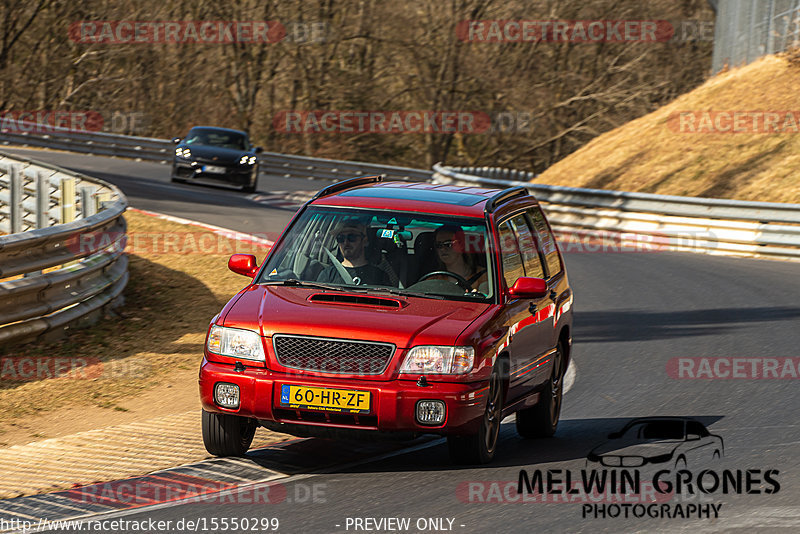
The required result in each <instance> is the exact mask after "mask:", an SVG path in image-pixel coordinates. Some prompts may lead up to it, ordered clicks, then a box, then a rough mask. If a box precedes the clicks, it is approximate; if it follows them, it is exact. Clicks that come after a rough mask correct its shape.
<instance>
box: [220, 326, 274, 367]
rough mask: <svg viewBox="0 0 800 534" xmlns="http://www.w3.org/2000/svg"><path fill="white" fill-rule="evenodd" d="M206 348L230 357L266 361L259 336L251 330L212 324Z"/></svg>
mask: <svg viewBox="0 0 800 534" xmlns="http://www.w3.org/2000/svg"><path fill="white" fill-rule="evenodd" d="M206 349H207V350H208V352H213V353H214V354H220V355H222V356H230V357H231V358H241V359H243V360H254V361H257V362H264V361H266V358H265V357H264V345H263V344H262V342H261V336H259V335H258V334H257V333H256V332H253V331H252V330H242V329H241V328H225V327H222V326H212V327H211V331H210V332H209V333H208V340H207V341H206Z"/></svg>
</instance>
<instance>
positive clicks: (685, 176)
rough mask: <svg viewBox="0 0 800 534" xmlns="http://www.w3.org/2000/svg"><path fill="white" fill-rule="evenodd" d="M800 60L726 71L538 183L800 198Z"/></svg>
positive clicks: (595, 143) (772, 59)
mask: <svg viewBox="0 0 800 534" xmlns="http://www.w3.org/2000/svg"><path fill="white" fill-rule="evenodd" d="M796 57H797V55H795V56H794V57H793V56H789V55H781V56H768V57H765V58H762V59H761V60H759V61H757V62H755V63H752V64H750V65H747V66H744V67H741V68H738V69H734V70H730V71H727V72H724V73H721V74H719V75H717V76H715V77H713V78H711V79H709V80H708V81H707V82H706V83H705V84H703V85H702V86H700V87H698V88H697V89H695V90H694V91H691V92H689V93H686V94H684V95H683V96H681V97H679V98H678V99H676V100H675V101H673V102H671V103H670V104H668V105H666V106H663V107H662V108H660V109H658V110H657V111H655V112H653V113H650V114H649V115H645V116H643V117H641V118H639V119H636V120H634V121H631V122H629V123H627V124H625V125H623V126H621V127H619V128H616V129H615V130H612V131H610V132H608V133H606V134H603V135H601V136H599V137H597V138H595V139H594V140H592V141H591V142H590V143H588V144H587V145H586V146H584V147H583V148H581V149H580V150H578V151H576V152H575V153H573V154H572V155H570V156H568V157H566V158H564V159H563V160H561V161H560V162H558V163H556V164H554V165H553V166H551V167H550V168H549V169H547V171H545V172H544V173H543V174H542V175H541V176H540V177H539V178H537V179H536V182H537V183H545V184H555V185H567V186H574V187H588V188H596V189H615V190H619V191H640V192H647V193H660V194H671V195H683V196H700V197H714V198H736V199H742V200H764V201H773V202H795V203H800V90H798V88H800V62H799V61H797V59H796ZM735 112H738V114H735ZM681 114H683V115H681ZM733 130H738V131H733Z"/></svg>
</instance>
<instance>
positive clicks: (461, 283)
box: [417, 271, 472, 291]
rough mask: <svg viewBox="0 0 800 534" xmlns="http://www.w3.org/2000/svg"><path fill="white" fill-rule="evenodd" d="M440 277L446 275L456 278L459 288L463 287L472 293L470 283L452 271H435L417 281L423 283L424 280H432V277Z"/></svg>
mask: <svg viewBox="0 0 800 534" xmlns="http://www.w3.org/2000/svg"><path fill="white" fill-rule="evenodd" d="M438 275H444V276H449V277H450V278H454V279H455V280H456V283H457V284H458V286H459V287H461V288H462V289H464V290H465V291H472V286H470V285H469V282H467V279H466V278H464V277H463V276H461V275H460V274H456V273H451V272H450V271H433V272H432V273H428V274H426V275H423V276H422V277H420V279H419V280H417V281H418V282H422V281H423V280H427V279H428V278H430V277H432V276H438Z"/></svg>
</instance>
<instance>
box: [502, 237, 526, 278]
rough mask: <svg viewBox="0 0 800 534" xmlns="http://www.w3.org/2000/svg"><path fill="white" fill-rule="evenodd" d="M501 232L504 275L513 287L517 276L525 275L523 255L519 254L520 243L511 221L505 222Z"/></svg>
mask: <svg viewBox="0 0 800 534" xmlns="http://www.w3.org/2000/svg"><path fill="white" fill-rule="evenodd" d="M499 230H500V231H499V234H500V256H501V258H502V259H503V277H504V278H505V280H506V286H508V287H511V286H513V285H514V282H516V281H517V278H519V277H520V276H525V270H524V268H523V267H522V257H521V256H520V255H519V244H518V243H517V238H516V237H515V236H514V230H513V229H512V228H511V224H510V222H509V221H506V222H504V223H503V224H501V225H500V228H499Z"/></svg>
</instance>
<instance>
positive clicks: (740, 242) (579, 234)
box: [0, 125, 800, 259]
mask: <svg viewBox="0 0 800 534" xmlns="http://www.w3.org/2000/svg"><path fill="white" fill-rule="evenodd" d="M28 129H29V130H30V131H28V132H9V131H0V143H2V142H4V143H7V144H22V145H30V146H40V147H48V148H60V149H63V150H70V151H73V152H83V153H89V154H97V155H112V156H120V157H133V158H139V159H143V160H150V161H160V162H171V161H172V157H173V153H174V145H173V144H172V143H171V142H170V141H169V140H165V139H153V138H146V137H130V136H123V135H113V134H106V133H88V132H74V131H69V130H66V129H63V128H62V129H59V128H53V127H40V128H35V127H33V125H30V128H28ZM45 130H46V131H45ZM260 170H261V172H262V173H265V174H268V175H273V176H285V177H291V178H308V179H325V180H339V179H343V178H351V177H353V176H358V175H364V174H384V175H386V178H387V179H390V180H411V181H429V180H432V179H433V180H434V181H437V182H440V183H459V184H468V185H479V186H487V187H493V188H506V187H512V186H517V185H522V186H525V187H527V188H528V189H529V190H530V191H531V192H532V193H533V194H534V195H535V196H536V197H537V198H538V199H539V200H541V201H542V203H543V205H544V207H545V209H546V210H548V213H549V218H550V220H551V222H552V224H553V226H554V229H555V230H556V231H557V232H559V233H560V235H561V236H562V239H564V240H567V247H566V248H568V247H569V245H570V243H569V240H570V239H579V240H580V239H587V240H588V239H597V240H600V241H602V239H603V238H605V237H608V236H609V235H616V236H621V237H619V238H620V239H622V238H623V237H624V236H626V235H630V236H640V237H641V236H644V237H649V238H652V245H653V247H655V248H659V249H663V248H668V249H670V250H688V251H695V252H706V253H718V254H733V255H746V256H754V257H770V258H784V259H800V205H797V204H779V203H772V202H744V201H737V200H720V199H708V198H693V197H678V196H667V195H653V194H646V193H625V192H616V191H604V190H596V189H580V188H572V187H558V186H548V185H543V184H531V183H530V180H531V179H533V178H535V175H534V174H532V173H529V172H524V171H518V170H513V169H504V168H494V167H481V168H462V167H446V166H443V165H440V164H437V165H434V168H433V172H432V171H426V170H422V169H411V168H406V167H396V166H389V165H377V164H373V163H361V162H353V161H340V160H331V159H321V158H309V157H304V156H293V155H286V154H278V153H273V152H265V153H263V154H262V156H261V161H260ZM4 194H5V193H4V192H3V191H2V190H0V230H2V229H3V228H4V227H5V226H8V225H9V222H8V221H6V220H5V219H4V218H3V215H2V209H1V208H2V201H3V200H2V199H3V198H4V196H3V195H4ZM12 194H14V195H16V194H18V193H17V192H16V191H15V192H13V193H12ZM54 195H55V196H56V197H57V196H58V193H57V192H54ZM23 197H24V195H23ZM26 202H27V203H26ZM76 202H78V203H80V199H77V200H76ZM23 205H24V214H27V215H25V217H27V218H23V222H22V224H23V227H24V225H25V224H30V223H29V222H25V221H29V219H30V218H31V216H30V214H31V213H33V211H32V208H31V201H30V200H28V201H26V200H24V198H23ZM53 209H55V208H51V212H50V215H49V216H50V217H51V219H52V218H53V217H54V216H55V215H54V213H53ZM56 211H58V210H56ZM15 220H16V219H15ZM637 239H638V238H637ZM638 244H640V245H646V243H638Z"/></svg>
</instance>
